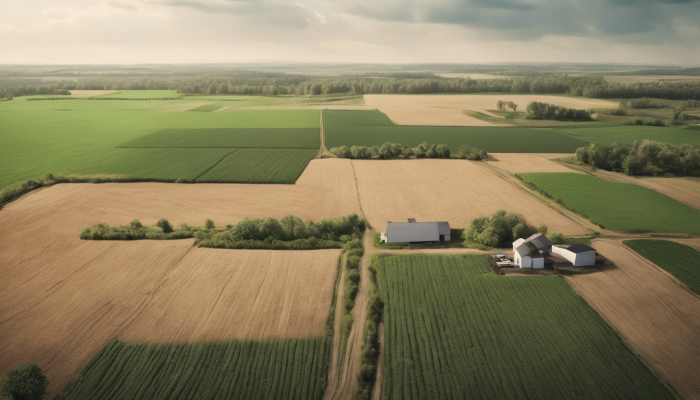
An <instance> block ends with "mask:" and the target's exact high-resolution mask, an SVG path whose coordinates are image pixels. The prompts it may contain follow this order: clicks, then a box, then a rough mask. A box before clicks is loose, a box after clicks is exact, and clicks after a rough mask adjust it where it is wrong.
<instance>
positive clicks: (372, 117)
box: [323, 110, 394, 128]
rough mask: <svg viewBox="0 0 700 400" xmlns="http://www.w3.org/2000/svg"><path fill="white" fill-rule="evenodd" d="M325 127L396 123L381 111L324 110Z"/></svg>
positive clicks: (389, 124)
mask: <svg viewBox="0 0 700 400" xmlns="http://www.w3.org/2000/svg"><path fill="white" fill-rule="evenodd" d="M323 126H324V127H325V128H335V127H340V126H394V123H393V122H392V121H391V120H390V119H389V117H387V116H386V114H384V113H383V112H381V111H379V110H324V111H323Z"/></svg>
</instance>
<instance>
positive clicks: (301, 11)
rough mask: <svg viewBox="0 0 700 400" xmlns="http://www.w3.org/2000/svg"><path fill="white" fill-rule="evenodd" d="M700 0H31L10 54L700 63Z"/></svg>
mask: <svg viewBox="0 0 700 400" xmlns="http://www.w3.org/2000/svg"><path fill="white" fill-rule="evenodd" d="M698 21H700V0H661V1H660V0H655V1H652V0H431V1H426V0H325V1H324V0H298V1H294V0H291V1H289V0H92V1H89V0H53V1H45V0H33V1H11V2H10V1H6V2H3V3H2V4H1V5H0V35H1V37H2V38H3V40H0V63H7V64H14V63H142V62H153V63H176V62H202V63H205V62H255V61H293V62H334V61H335V62H350V61H353V62H385V63H403V62H460V63H482V62H502V61H514V62H556V61H564V62H620V63H652V64H680V65H697V64H700V23H699V22H698Z"/></svg>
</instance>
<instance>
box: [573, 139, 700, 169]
mask: <svg viewBox="0 0 700 400" xmlns="http://www.w3.org/2000/svg"><path fill="white" fill-rule="evenodd" d="M576 159H577V160H579V161H580V162H582V163H584V164H588V165H592V166H594V167H596V168H601V169H605V170H609V171H622V172H624V173H625V174H627V175H658V174H666V173H669V174H674V175H685V176H700V149H698V148H697V147H694V146H692V145H689V144H684V145H682V146H675V145H673V144H670V143H661V142H655V141H652V140H636V141H635V142H634V145H633V146H632V147H630V146H625V145H621V144H618V143H613V144H612V145H610V146H606V145H601V144H591V145H590V146H587V147H581V148H579V149H578V150H576Z"/></svg>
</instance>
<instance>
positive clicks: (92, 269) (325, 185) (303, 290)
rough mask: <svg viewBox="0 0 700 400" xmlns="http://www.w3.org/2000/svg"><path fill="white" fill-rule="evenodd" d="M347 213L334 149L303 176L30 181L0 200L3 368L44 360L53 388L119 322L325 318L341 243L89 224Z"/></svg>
mask: <svg viewBox="0 0 700 400" xmlns="http://www.w3.org/2000/svg"><path fill="white" fill-rule="evenodd" d="M352 212H359V206H358V201H357V195H356V190H355V182H354V178H353V172H352V166H351V164H350V161H349V160H338V159H329V160H314V161H312V162H311V164H310V165H309V167H307V169H306V171H305V172H304V174H303V175H302V178H301V179H300V181H299V183H298V184H297V185H233V184H231V185H224V184H194V185H186V184H164V183H114V184H112V183H107V184H60V185H56V186H53V187H50V188H45V189H41V190H38V191H35V192H32V193H30V194H29V195H26V196H24V197H23V198H21V199H19V200H17V201H14V202H12V203H10V204H8V205H6V206H5V207H3V209H2V210H0V226H1V227H2V229H0V243H2V246H0V281H2V285H0V343H3V345H2V346H0V375H3V376H4V374H5V373H6V372H7V370H8V369H10V368H12V367H16V366H18V365H21V364H24V363H29V362H32V363H37V364H39V366H40V367H41V368H42V369H43V370H44V372H45V373H46V374H47V376H48V379H49V381H50V382H51V385H50V386H49V392H50V393H49V394H50V396H49V398H52V397H53V396H54V395H57V394H59V392H60V391H62V390H63V389H64V388H65V387H66V385H67V384H68V383H69V381H70V380H71V379H72V377H74V376H75V375H76V374H77V373H78V372H79V371H80V370H81V369H82V368H83V367H84V366H85V364H86V363H87V362H88V361H89V360H90V359H91V358H92V357H93V356H94V354H95V353H96V352H97V351H99V350H100V349H101V348H102V347H103V346H104V345H105V344H106V343H107V342H108V341H109V340H111V339H112V338H114V337H120V338H121V337H122V336H121V335H122V334H123V335H124V336H125V337H126V338H127V339H128V340H144V339H148V340H154V341H155V340H168V341H171V340H178V341H188V340H190V341H191V340H205V339H207V340H208V339H226V338H235V337H263V336H265V337H271V336H275V335H279V336H282V335H287V336H294V337H297V336H302V335H306V334H309V333H311V332H313V333H314V334H318V333H321V332H323V328H325V323H326V321H327V318H328V310H329V308H330V301H331V298H332V292H333V285H334V282H335V276H336V274H337V260H338V254H339V251H338V250H329V251H310V252H293V253H294V254H290V253H292V252H284V251H282V252H279V251H275V252H274V254H270V252H265V251H254V250H252V251H244V250H240V251H238V250H215V249H197V248H192V243H193V240H178V241H136V242H111V241H104V242H99V241H81V240H80V239H79V238H78V233H79V232H80V230H81V229H82V228H85V227H87V226H91V225H93V224H95V223H98V222H105V223H108V224H111V225H119V224H125V223H128V222H129V221H130V220H132V219H133V218H139V219H140V220H141V221H142V222H143V223H144V224H153V223H155V222H156V221H157V220H158V219H160V218H163V217H165V218H168V219H169V220H170V221H171V222H173V223H174V224H179V223H182V222H186V223H188V224H190V225H202V224H203V223H204V221H205V219H206V218H212V219H213V220H214V221H215V222H216V224H217V225H224V224H226V223H232V222H236V221H238V220H239V219H241V218H243V217H246V216H260V217H265V216H272V217H277V218H281V217H283V216H284V215H286V214H294V215H297V216H299V217H301V218H302V219H305V220H306V219H314V220H318V219H321V218H326V217H337V216H342V215H347V214H349V213H352ZM309 288H313V290H310V289H309ZM187 307H190V308H187ZM215 320H218V321H216V323H215V322H214V321H215ZM175 321H177V323H176V322H175ZM223 321H225V322H223ZM219 329H220V330H219ZM159 330H161V331H159Z"/></svg>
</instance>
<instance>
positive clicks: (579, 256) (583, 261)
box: [552, 243, 595, 267]
mask: <svg viewBox="0 0 700 400" xmlns="http://www.w3.org/2000/svg"><path fill="white" fill-rule="evenodd" d="M552 253H553V254H557V255H560V256H562V257H564V258H566V259H567V260H568V261H569V262H570V263H572V264H573V265H574V267H590V266H592V265H595V249H593V248H591V247H589V246H586V245H585V244H580V243H576V244H572V245H571V246H569V247H567V248H564V247H556V246H554V247H553V248H552Z"/></svg>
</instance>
